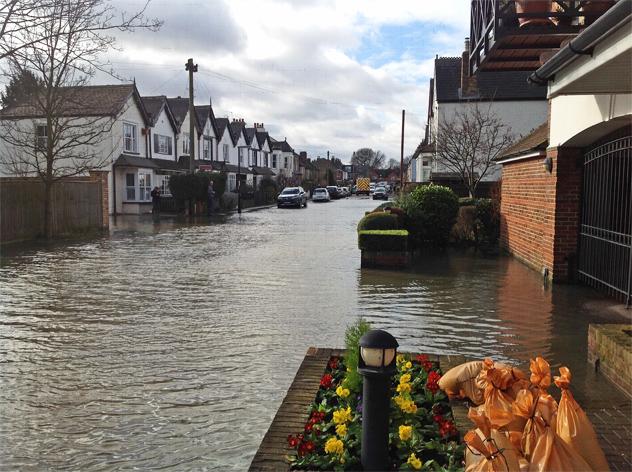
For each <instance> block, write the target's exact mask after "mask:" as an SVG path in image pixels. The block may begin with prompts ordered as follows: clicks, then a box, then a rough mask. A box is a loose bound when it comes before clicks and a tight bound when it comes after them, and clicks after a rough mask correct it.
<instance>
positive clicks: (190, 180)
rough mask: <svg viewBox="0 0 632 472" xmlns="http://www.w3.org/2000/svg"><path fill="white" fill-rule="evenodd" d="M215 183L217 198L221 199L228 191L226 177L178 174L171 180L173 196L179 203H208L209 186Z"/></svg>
mask: <svg viewBox="0 0 632 472" xmlns="http://www.w3.org/2000/svg"><path fill="white" fill-rule="evenodd" d="M211 180H212V181H213V190H214V191H215V198H220V197H221V196H222V195H223V194H224V191H225V190H226V175H225V174H218V173H208V172H198V173H196V174H176V175H172V176H171V178H170V179H169V190H171V195H173V198H175V199H176V201H178V202H179V203H182V202H185V201H187V200H191V199H192V200H195V201H200V202H202V201H206V197H207V191H208V184H209V182H210V181H211Z"/></svg>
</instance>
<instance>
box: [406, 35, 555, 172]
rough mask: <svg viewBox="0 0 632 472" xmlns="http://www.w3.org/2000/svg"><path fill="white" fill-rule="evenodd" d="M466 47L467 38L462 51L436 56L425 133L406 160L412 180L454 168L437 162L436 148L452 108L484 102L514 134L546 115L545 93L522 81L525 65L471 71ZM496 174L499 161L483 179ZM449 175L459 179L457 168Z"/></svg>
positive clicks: (522, 132) (463, 109)
mask: <svg viewBox="0 0 632 472" xmlns="http://www.w3.org/2000/svg"><path fill="white" fill-rule="evenodd" d="M469 47H470V45H469V41H467V40H466V42H465V51H464V53H463V55H462V57H437V58H436V59H435V62H434V78H433V79H431V80H430V92H429V104H428V116H427V125H426V134H425V136H424V140H423V141H422V143H421V144H420V145H419V146H418V147H417V150H416V152H415V154H414V155H413V159H412V162H411V165H412V166H413V167H414V171H412V172H413V173H414V176H415V177H414V178H415V181H416V182H427V181H430V180H432V174H433V173H440V174H442V175H446V174H447V173H450V172H453V170H452V169H450V168H448V167H447V166H446V165H445V164H443V163H442V162H439V160H438V159H437V157H436V153H435V148H436V141H437V135H438V133H439V130H440V125H441V124H444V123H449V122H451V121H452V120H454V118H455V116H456V114H457V113H464V112H466V111H467V110H468V108H471V107H473V106H476V105H477V104H482V105H485V106H487V105H488V106H490V109H491V112H492V113H493V114H495V115H496V116H497V117H499V118H500V119H501V120H502V122H503V123H505V124H506V125H508V126H509V127H510V128H511V130H512V133H513V134H514V135H515V136H516V138H519V137H520V136H522V135H526V134H528V133H530V132H531V130H533V129H534V128H535V127H537V126H538V125H540V124H541V123H542V122H543V121H544V120H545V119H546V114H547V100H546V94H545V93H544V91H543V90H541V89H538V88H537V87H530V86H529V85H528V84H527V78H528V77H529V75H530V73H531V72H530V71H513V70H494V71H484V70H480V71H477V72H476V73H475V74H474V75H471V76H470V75H469V72H468V60H467V58H468V57H469V52H470V51H469ZM499 177H500V167H499V166H494V167H493V168H492V169H490V170H488V173H487V174H486V175H485V176H484V177H483V180H487V181H494V180H498V178H499ZM454 178H455V179H456V180H459V179H460V177H459V176H457V175H456V174H454Z"/></svg>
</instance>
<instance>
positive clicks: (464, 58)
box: [461, 38, 477, 97]
mask: <svg viewBox="0 0 632 472" xmlns="http://www.w3.org/2000/svg"><path fill="white" fill-rule="evenodd" d="M476 90H477V84H476V76H475V75H472V76H470V38H465V44H464V47H463V54H461V97H467V96H471V95H476Z"/></svg>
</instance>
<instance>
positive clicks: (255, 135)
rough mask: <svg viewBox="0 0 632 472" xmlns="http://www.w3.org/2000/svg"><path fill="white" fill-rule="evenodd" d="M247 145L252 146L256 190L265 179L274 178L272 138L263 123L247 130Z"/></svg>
mask: <svg viewBox="0 0 632 472" xmlns="http://www.w3.org/2000/svg"><path fill="white" fill-rule="evenodd" d="M245 132H246V144H247V145H248V146H250V148H249V152H250V155H251V159H250V169H251V170H252V174H253V176H252V182H253V186H254V187H255V188H257V187H259V184H261V181H262V180H263V179H264V178H271V177H274V172H273V171H272V170H271V169H270V167H269V163H270V137H269V136H268V133H267V132H266V131H265V128H264V127H263V124H262V123H255V124H254V126H253V127H252V128H246V129H245Z"/></svg>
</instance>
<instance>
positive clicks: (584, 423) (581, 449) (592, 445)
mask: <svg viewBox="0 0 632 472" xmlns="http://www.w3.org/2000/svg"><path fill="white" fill-rule="evenodd" d="M570 384H571V371H570V370H569V369H568V368H567V367H560V375H559V377H555V385H557V386H558V387H559V388H560V389H561V390H562V398H561V399H560V403H559V405H558V410H557V428H556V432H557V434H558V436H559V437H560V438H562V440H563V441H564V442H565V443H567V444H568V445H570V446H571V447H573V448H574V449H575V451H577V452H578V453H579V454H580V455H581V456H582V458H583V459H584V460H585V461H586V462H587V463H588V465H590V467H591V468H592V470H598V471H602V470H606V471H609V470H610V467H609V466H608V462H607V461H606V456H605V455H604V453H603V451H602V450H601V447H599V442H598V440H597V435H596V434H595V430H594V429H593V426H592V424H591V423H590V420H589V419H588V417H587V416H586V413H585V412H584V410H582V408H581V407H580V406H579V404H578V403H577V402H576V401H575V398H573V394H572V393H571V391H570V390H569V387H570Z"/></svg>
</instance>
